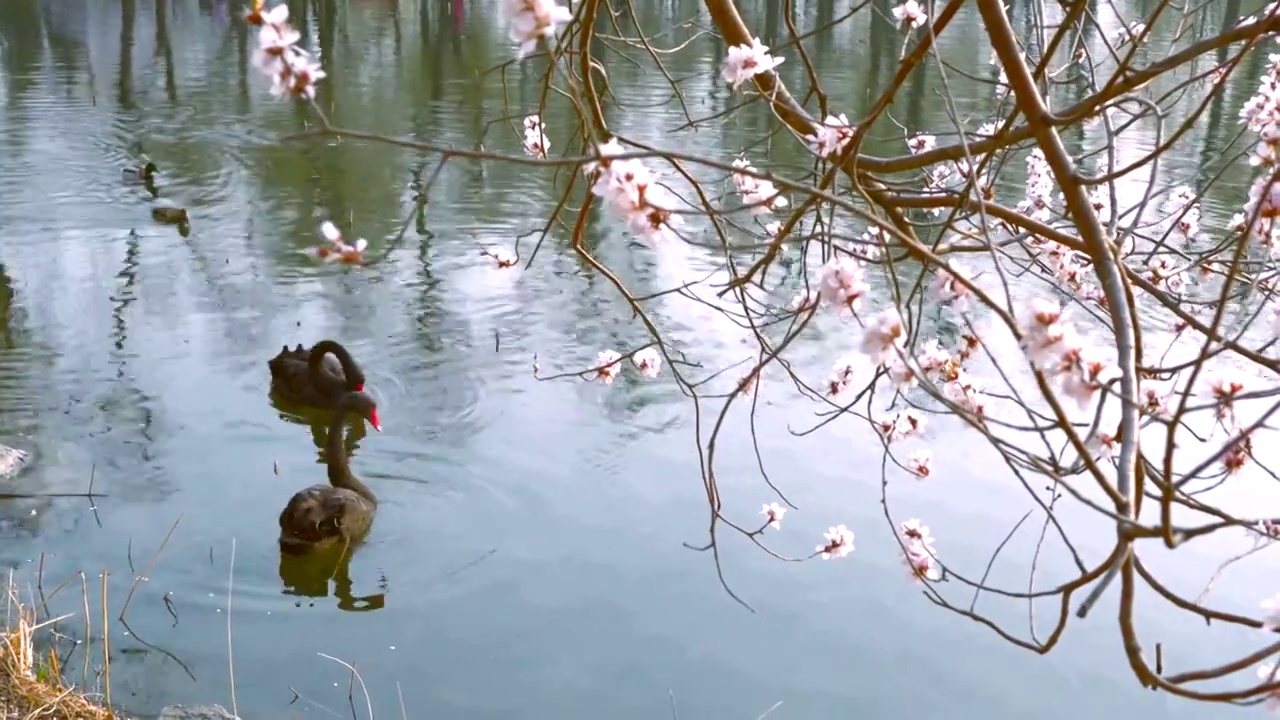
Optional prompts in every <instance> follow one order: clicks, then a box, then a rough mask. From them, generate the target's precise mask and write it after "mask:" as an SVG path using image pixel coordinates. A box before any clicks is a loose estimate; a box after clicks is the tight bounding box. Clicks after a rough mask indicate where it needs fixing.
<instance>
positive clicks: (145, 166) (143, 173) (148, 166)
mask: <svg viewBox="0 0 1280 720" xmlns="http://www.w3.org/2000/svg"><path fill="white" fill-rule="evenodd" d="M158 172H160V168H158V167H156V164H155V163H154V162H152V161H151V158H149V157H146V156H145V155H144V156H143V159H142V161H139V162H138V164H136V165H128V166H126V167H125V168H124V169H123V170H121V171H120V174H122V175H124V178H125V180H128V181H130V182H145V183H150V182H153V181H154V180H155V178H156V173H158Z"/></svg>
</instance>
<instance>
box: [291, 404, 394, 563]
mask: <svg viewBox="0 0 1280 720" xmlns="http://www.w3.org/2000/svg"><path fill="white" fill-rule="evenodd" d="M350 412H355V413H359V414H360V416H361V417H362V418H363V419H364V420H367V421H368V422H369V424H370V425H373V429H374V430H377V431H378V432H381V431H382V425H381V423H379V422H378V404H377V402H375V401H374V399H373V398H372V397H370V396H369V395H368V394H366V393H363V392H350V393H347V394H345V395H343V396H342V399H341V400H339V401H338V405H337V407H336V408H335V409H334V411H333V422H332V423H330V425H329V442H328V446H327V447H326V448H325V461H326V463H327V464H328V466H329V484H328V485H313V486H311V487H309V488H307V489H305V490H302V491H299V492H298V494H296V495H294V496H293V497H292V498H290V500H289V504H288V505H286V506H285V508H284V510H283V511H282V512H281V513H280V551H281V552H282V553H285V554H287V555H307V554H310V553H313V552H316V551H318V550H323V549H325V548H328V547H331V546H333V545H335V544H338V545H342V546H344V547H346V546H350V545H351V544H353V543H355V542H358V541H359V540H361V539H362V538H363V537H364V536H365V534H366V533H367V532H369V527H370V526H371V525H372V524H373V514H374V511H376V510H377V509H378V498H377V497H376V496H375V495H374V494H373V491H372V490H370V489H369V487H368V486H367V485H365V484H364V483H363V482H361V481H360V479H359V478H357V477H356V476H355V475H353V474H351V465H350V463H349V462H348V457H347V452H346V448H345V447H344V446H343V429H344V421H345V420H346V417H347V413H350Z"/></svg>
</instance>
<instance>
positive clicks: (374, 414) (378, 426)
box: [369, 410, 382, 432]
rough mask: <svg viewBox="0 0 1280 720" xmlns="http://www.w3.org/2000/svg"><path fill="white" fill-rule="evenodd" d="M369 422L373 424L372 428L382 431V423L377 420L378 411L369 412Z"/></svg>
mask: <svg viewBox="0 0 1280 720" xmlns="http://www.w3.org/2000/svg"><path fill="white" fill-rule="evenodd" d="M369 424H370V425H373V429H374V430H377V431H378V432H382V423H381V422H380V421H379V420H378V411H377V410H374V411H373V412H371V413H369Z"/></svg>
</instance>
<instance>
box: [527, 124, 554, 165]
mask: <svg viewBox="0 0 1280 720" xmlns="http://www.w3.org/2000/svg"><path fill="white" fill-rule="evenodd" d="M524 151H525V152H526V153H528V154H529V155H532V156H533V157H536V158H545V157H546V156H547V153H549V152H550V151H551V142H550V141H548V140H547V126H546V125H544V124H543V122H542V118H541V117H539V116H538V115H536V114H534V115H529V116H527V117H526V118H525V119H524Z"/></svg>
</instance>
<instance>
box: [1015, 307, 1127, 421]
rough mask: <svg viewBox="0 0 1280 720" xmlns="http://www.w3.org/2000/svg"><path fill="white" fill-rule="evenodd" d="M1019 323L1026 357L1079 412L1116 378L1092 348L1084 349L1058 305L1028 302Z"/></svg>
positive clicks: (1112, 370) (1109, 366)
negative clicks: (1069, 399) (1054, 383)
mask: <svg viewBox="0 0 1280 720" xmlns="http://www.w3.org/2000/svg"><path fill="white" fill-rule="evenodd" d="M1019 324H1020V325H1021V328H1020V329H1021V331H1022V335H1023V337H1022V348H1023V350H1024V352H1026V354H1027V358H1028V359H1029V360H1030V361H1031V363H1032V364H1033V365H1035V366H1036V367H1037V368H1039V369H1040V370H1041V371H1042V372H1043V373H1044V374H1045V375H1047V376H1049V377H1052V378H1054V379H1056V380H1057V382H1058V387H1059V389H1060V390H1061V392H1062V394H1063V395H1065V396H1066V397H1069V398H1071V399H1073V400H1075V401H1076V403H1077V404H1079V406H1080V408H1081V409H1085V408H1087V407H1088V406H1089V403H1091V402H1092V401H1093V399H1094V397H1096V396H1097V394H1098V391H1099V390H1101V389H1102V387H1103V386H1104V385H1106V384H1107V383H1108V382H1110V381H1112V380H1114V379H1115V378H1117V377H1119V374H1120V371H1119V369H1118V368H1116V366H1115V365H1114V364H1112V363H1111V362H1109V361H1107V360H1106V359H1104V358H1103V357H1102V356H1101V355H1100V353H1099V351H1098V350H1097V349H1096V348H1093V347H1090V346H1087V345H1086V344H1085V342H1084V338H1083V337H1081V336H1080V335H1079V334H1078V333H1077V332H1076V331H1075V329H1074V328H1073V327H1072V326H1071V325H1070V324H1068V323H1067V322H1066V321H1065V319H1064V310H1063V308H1062V306H1061V305H1059V304H1058V303H1056V302H1053V301H1050V300H1044V299H1042V298H1034V299H1032V300H1031V302H1030V303H1028V305H1027V309H1026V311H1025V312H1024V313H1023V317H1022V318H1021V320H1020V323H1019Z"/></svg>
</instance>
